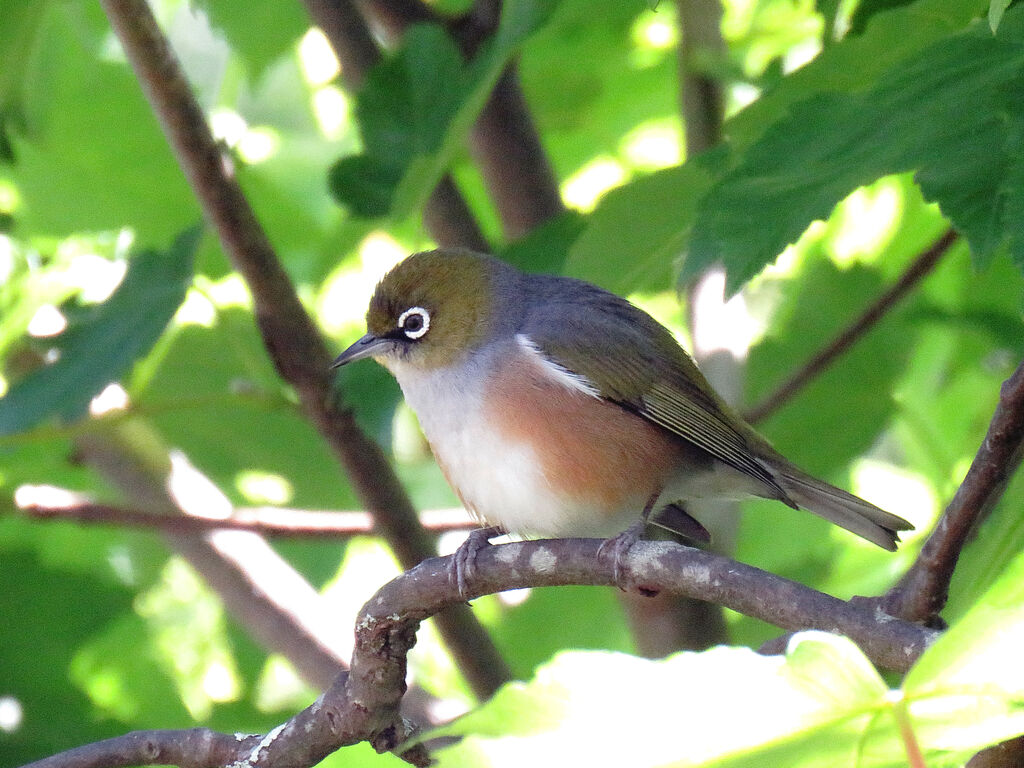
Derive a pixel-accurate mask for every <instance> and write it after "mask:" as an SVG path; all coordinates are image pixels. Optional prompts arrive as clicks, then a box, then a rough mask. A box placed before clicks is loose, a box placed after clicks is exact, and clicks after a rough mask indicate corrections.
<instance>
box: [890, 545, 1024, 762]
mask: <svg viewBox="0 0 1024 768" xmlns="http://www.w3.org/2000/svg"><path fill="white" fill-rule="evenodd" d="M1021 647H1024V554H1018V555H1017V557H1016V558H1015V559H1014V560H1013V561H1012V562H1011V563H1010V564H1009V566H1008V567H1007V568H1006V570H1005V572H1004V573H1003V574H1002V576H1001V577H1000V578H999V580H998V581H997V582H996V583H995V584H993V585H992V587H991V588H989V589H988V591H987V592H986V593H985V594H984V596H982V598H981V599H980V600H979V601H978V603H977V604H976V605H975V606H974V607H973V608H972V609H971V610H970V611H968V612H967V614H966V615H965V616H964V617H963V618H962V619H961V620H959V621H958V622H956V623H955V624H954V625H953V626H951V627H950V628H949V630H947V631H946V632H945V633H944V634H943V635H942V637H940V638H939V639H938V640H937V641H936V642H935V644H934V645H932V646H931V647H930V648H929V649H928V650H927V651H925V652H924V654H923V655H922V656H921V658H920V659H919V660H918V662H917V663H916V664H915V665H914V667H913V668H912V669H911V670H910V672H909V673H908V674H907V678H906V680H905V681H904V684H903V688H904V691H905V694H906V696H907V699H908V700H909V702H910V712H911V715H912V716H915V719H916V720H917V727H918V728H919V729H920V732H921V734H922V736H923V737H924V738H929V739H934V740H935V742H936V743H941V744H942V745H943V747H944V748H945V749H946V750H948V751H950V752H955V753H957V754H960V755H969V754H970V753H971V752H972V751H973V750H976V749H978V748H979V747H981V746H985V745H986V744H991V743H996V742H999V741H1003V740H1005V739H1008V738H1010V737H1013V736H1016V735H1018V734H1021V733H1024V666H1022V665H1021V664H1020V649H1021Z"/></svg>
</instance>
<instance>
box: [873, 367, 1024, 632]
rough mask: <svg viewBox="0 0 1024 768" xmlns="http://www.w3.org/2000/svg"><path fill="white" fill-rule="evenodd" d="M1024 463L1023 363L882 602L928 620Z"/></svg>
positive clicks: (943, 600)
mask: <svg viewBox="0 0 1024 768" xmlns="http://www.w3.org/2000/svg"><path fill="white" fill-rule="evenodd" d="M1022 459H1024V363H1021V364H1020V365H1019V366H1018V367H1017V370H1016V371H1014V373H1013V375H1012V376H1010V378H1009V379H1007V380H1006V381H1005V382H1003V386H1002V388H1001V389H1000V393H999V404H998V405H997V406H996V410H995V413H994V414H993V415H992V421H991V422H989V425H988V432H987V433H986V434H985V439H984V440H983V441H982V443H981V447H980V448H979V449H978V452H977V454H975V456H974V461H973V462H972V463H971V467H970V469H969V470H968V471H967V476H966V477H965V478H964V481H963V482H962V483H961V484H960V487H959V488H958V489H957V492H956V494H955V495H954V496H953V500H952V501H950V503H949V506H948V507H946V510H945V512H943V513H942V517H941V518H939V522H938V524H937V525H936V526H935V530H934V531H932V534H931V536H929V537H928V541H926V542H925V544H924V546H923V547H922V548H921V554H920V555H918V557H917V560H915V561H914V564H913V565H912V566H911V568H910V570H909V571H907V573H906V574H905V575H904V576H903V578H902V579H900V581H899V583H898V584H896V586H894V587H893V588H892V589H890V590H889V592H888V593H886V595H885V596H884V597H882V598H881V599H880V603H881V605H882V607H883V609H884V610H885V611H886V613H889V614H890V615H892V616H899V617H900V618H902V619H906V620H907V621H931V620H933V619H934V618H935V617H936V616H937V615H938V613H939V611H941V610H942V608H943V606H945V604H946V599H947V597H948V596H949V582H950V581H951V580H952V578H953V571H954V569H955V568H956V563H957V560H958V559H959V557H960V551H961V550H962V549H963V547H964V545H965V544H966V543H967V538H968V536H969V535H970V533H971V531H972V530H974V527H975V524H976V523H977V522H978V520H979V519H980V518H981V517H982V516H983V515H985V514H987V513H988V511H989V510H991V509H992V507H994V506H995V504H996V503H997V502H998V501H999V499H1000V497H1001V496H1002V494H1003V491H1004V490H1005V489H1006V484H1007V483H1008V482H1009V480H1010V478H1011V477H1012V476H1013V473H1014V472H1015V471H1016V470H1017V468H1018V467H1019V466H1020V463H1021V460H1022Z"/></svg>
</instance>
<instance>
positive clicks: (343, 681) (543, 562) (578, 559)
mask: <svg viewBox="0 0 1024 768" xmlns="http://www.w3.org/2000/svg"><path fill="white" fill-rule="evenodd" d="M601 544H602V542H601V541H600V540H596V539H556V540H548V541H528V542H518V543H513V544H502V545H498V546H494V547H487V548H485V549H483V550H482V551H481V552H480V553H479V555H478V557H477V560H476V570H475V572H474V575H473V576H472V577H471V578H470V579H469V581H468V588H469V596H470V598H476V597H480V596H482V595H485V594H492V593H494V592H499V591H502V590H506V589H516V588H523V587H543V586H565V585H570V584H584V585H603V586H609V585H613V584H614V583H615V582H614V576H613V566H612V563H611V561H610V559H608V558H605V557H601V556H599V554H598V550H599V548H600V546H601ZM450 560H451V558H432V559H430V560H425V561H424V562H422V563H420V564H419V565H418V566H416V567H415V568H413V569H412V570H410V571H407V572H406V573H403V574H402V575H401V576H399V577H398V578H396V579H394V580H393V581H391V582H389V583H388V584H386V585H384V587H382V588H381V589H380V590H379V591H378V592H377V594H376V595H375V596H374V597H373V598H372V599H371V600H370V601H369V602H367V603H366V605H365V606H363V609H362V611H361V612H360V615H359V619H358V620H357V623H356V645H355V651H354V653H353V656H352V664H351V667H350V672H349V674H348V675H347V676H341V677H339V678H338V679H337V680H336V681H335V682H334V684H333V685H332V686H331V687H330V688H329V689H328V690H327V691H326V692H325V693H324V694H323V695H322V696H321V697H320V698H319V699H317V701H316V702H314V703H313V704H312V705H311V706H310V707H308V708H307V709H305V710H303V711H302V712H300V713H299V714H298V715H296V716H295V717H293V718H292V719H291V720H289V721H288V722H287V723H284V724H283V725H281V726H279V727H278V728H275V729H274V730H273V731H271V732H270V733H269V734H267V735H266V736H265V737H262V738H258V737H255V738H254V737H246V738H245V739H243V740H240V741H238V746H237V749H236V750H235V752H234V754H230V753H229V754H226V755H225V754H224V751H222V750H229V748H230V746H231V745H230V744H228V743H227V741H226V738H233V737H226V738H225V737H223V736H221V735H218V734H209V732H203V733H204V737H203V738H204V739H205V741H204V742H203V744H202V745H201V746H203V750H204V751H202V752H199V751H198V748H197V752H196V753H195V754H189V755H185V754H175V760H176V761H177V762H178V764H179V765H183V766H187V767H191V766H195V767H196V768H199V767H200V766H202V767H203V768H206V766H214V765H220V766H223V765H230V764H233V763H235V762H236V761H244V764H245V765H248V766H252V767H253V768H258V767H259V766H274V768H281V766H285V767H288V768H291V767H294V768H306V766H310V765H313V764H315V763H317V762H319V761H320V760H321V759H323V758H324V757H325V756H326V755H328V754H330V753H331V752H333V751H334V750H336V749H338V748H339V747H342V746H346V745H350V744H355V743H357V742H359V741H369V742H370V743H371V744H373V746H374V747H375V748H377V749H378V750H380V751H383V750H392V749H395V748H396V747H398V746H399V745H400V744H401V742H402V741H404V740H405V739H406V738H407V737H408V735H409V733H410V729H411V726H410V724H409V723H407V722H406V721H405V720H403V719H402V717H401V715H400V713H399V706H400V704H401V701H402V697H403V694H404V692H405V677H406V657H407V654H408V652H409V649H410V648H411V647H412V646H413V644H414V643H415V639H416V631H417V629H418V627H419V624H420V622H422V621H423V620H425V619H427V618H429V617H431V616H434V615H436V614H437V613H438V612H439V611H442V610H444V609H445V608H446V607H449V606H451V605H454V604H457V603H459V602H461V601H462V600H463V599H464V598H463V597H462V596H461V595H460V594H459V590H458V587H457V586H456V585H455V584H454V583H453V582H452V579H451V577H450ZM622 574H623V577H622V581H623V583H624V584H628V585H629V586H630V588H633V589H639V590H643V591H654V590H662V591H666V592H672V593H674V594H679V595H685V596H688V597H696V598H700V599H701V600H706V601H713V602H716V603H720V604H722V605H725V606H728V607H729V608H732V609H733V610H736V611H740V612H742V613H745V614H747V615H749V616H754V617H756V618H760V619H763V620H765V621H769V622H771V623H773V624H776V625H777V626H780V627H784V628H788V629H821V630H825V631H829V632H839V633H842V634H845V635H847V636H849V637H850V638H851V639H853V640H854V641H855V642H856V643H857V644H858V645H859V646H860V647H861V649H862V650H863V651H864V652H865V653H866V654H867V655H868V656H869V657H870V658H871V659H872V660H873V661H874V662H875V663H877V664H879V665H881V666H884V667H888V668H890V669H895V670H901V671H902V670H906V669H907V668H908V667H909V666H910V665H911V664H912V663H913V662H914V661H915V660H916V659H917V657H918V656H919V655H920V654H921V653H922V652H923V651H924V649H925V648H926V647H927V646H928V644H929V643H930V642H931V641H932V640H933V639H934V638H935V637H936V636H937V633H936V632H934V631H932V630H928V629H925V628H923V627H920V626H918V625H916V624H910V623H908V622H904V621H900V620H898V619H891V618H889V617H885V616H879V615H878V614H877V613H876V612H875V611H874V610H873V609H871V608H868V607H866V606H859V605H856V604H851V603H846V602H843V601H842V600H839V599H837V598H834V597H831V596H829V595H826V594H823V593H821V592H817V591H815V590H813V589H811V588H809V587H805V586H803V585H802V584H798V583H796V582H793V581H789V580H788V579H784V578H782V577H780V576H775V575H773V574H770V573H767V572H765V571H762V570H759V569H757V568H753V567H751V566H748V565H744V564H742V563H737V562H735V561H733V560H730V559H728V558H725V557H722V556H720V555H714V554H710V553H707V552H702V551H700V550H696V549H690V548H688V547H683V546H680V545H678V544H672V543H669V542H645V541H641V542H638V543H637V544H635V545H634V546H633V547H632V548H631V549H630V550H629V552H628V553H626V555H625V557H624V561H623V563H622ZM160 733H163V734H166V733H167V732H157V734H153V733H149V734H138V735H133V734H130V735H129V736H128V737H123V738H124V739H136V740H138V739H142V740H145V739H150V740H152V741H154V742H160V743H163V737H162V736H160V735H159V734H160ZM172 733H173V732H172ZM207 742H208V743H209V744H210V745H212V746H211V747H206V746H205V744H206V743H207ZM103 745H107V746H106V747H103ZM213 748H215V749H216V750H217V752H216V756H217V757H216V759H217V760H218V761H219V762H214V761H212V760H209V761H207V760H206V755H208V754H211V752H212V750H213ZM103 749H106V752H105V756H106V761H105V762H104V761H101V760H99V759H95V758H94V759H92V760H91V761H89V762H85V761H84V759H81V758H80V757H79V756H80V755H83V754H87V750H93V752H92V753H91V754H93V755H95V754H97V753H100V752H102V751H103ZM118 750H120V751H118ZM126 752H127V742H121V741H120V740H116V739H115V740H110V741H108V742H99V744H97V745H90V746H89V747H79V748H78V749H77V750H71V751H70V752H67V753H63V754H62V755H57V756H55V757H52V758H48V759H47V760H44V761H40V762H39V763H33V764H32V765H31V766H27V767H26V768H56V767H57V766H61V768H66V767H67V766H73V767H74V768H101V766H114V765H117V766H121V765H129V764H146V763H148V764H152V763H153V761H154V760H155V759H156V758H155V756H150V755H163V754H164V753H163V752H159V751H158V750H157V749H154V750H150V751H149V752H147V751H145V750H140V749H138V748H134V751H132V752H131V754H130V755H127V756H125V753H126ZM147 756H150V757H149V759H148V760H143V759H140V758H144V757H147ZM403 757H405V758H406V759H407V760H409V761H410V762H413V763H414V764H416V765H422V764H424V761H425V760H426V758H427V755H426V753H425V752H423V751H422V749H417V751H415V752H412V753H411V754H410V753H408V752H407V753H405V754H404V755H403Z"/></svg>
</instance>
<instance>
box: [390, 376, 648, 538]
mask: <svg viewBox="0 0 1024 768" xmlns="http://www.w3.org/2000/svg"><path fill="white" fill-rule="evenodd" d="M389 367H390V368H391V371H392V373H394V375H395V378H396V379H398V383H399V384H400V385H401V387H402V392H403V393H404V395H405V399H406V402H408V403H409V406H410V407H411V408H412V409H413V411H415V412H416V415H417V417H418V418H419V421H420V426H421V427H422V428H423V433H424V434H425V435H426V437H427V440H428V441H429V442H430V447H431V449H432V450H433V452H434V455H435V457H436V458H437V460H438V463H439V464H440V465H441V467H442V469H443V470H444V472H445V475H446V476H447V478H448V480H449V482H450V483H451V484H452V485H453V486H455V491H456V493H458V494H459V496H460V498H461V499H462V501H463V503H464V504H465V505H466V507H467V508H468V509H469V511H470V512H472V513H473V514H474V515H476V516H477V517H479V518H481V519H482V520H484V521H486V522H487V523H489V524H491V525H500V526H501V527H502V528H504V529H505V530H506V531H509V532H510V533H519V534H522V535H525V536H610V535H613V534H615V533H617V532H618V531H621V530H622V529H623V528H625V527H627V526H628V525H629V524H630V523H631V522H633V520H635V519H636V517H637V515H638V513H639V510H638V509H630V510H623V517H622V519H621V520H619V519H618V518H613V519H603V520H601V519H600V518H596V517H595V515H594V511H593V509H591V508H589V506H585V505H580V504H575V503H573V502H572V500H570V499H568V498H566V497H565V496H564V495H562V494H560V493H557V492H556V491H555V490H553V489H552V488H551V486H550V485H549V483H548V481H547V479H546V478H545V476H544V473H543V469H542V467H541V464H540V462H539V461H538V458H537V456H536V454H535V452H534V450H533V449H532V447H530V446H529V445H528V444H526V443H523V442H512V441H508V440H500V441H499V440H497V439H496V437H495V433H494V431H493V429H492V428H490V427H489V425H488V424H487V423H486V421H485V419H484V414H483V408H482V405H483V402H482V396H481V392H480V389H481V385H480V383H474V384H469V385H467V384H466V382H467V380H470V381H472V380H474V379H476V380H477V382H479V380H478V379H477V377H474V376H473V375H472V374H471V372H468V371H465V370H462V371H460V373H459V375H457V376H455V375H452V374H450V373H448V372H447V371H446V370H444V369H440V370H434V371H428V372H427V371H423V370H418V371H415V372H414V371H411V370H409V371H405V370H403V368H402V366H401V364H397V365H391V366H389Z"/></svg>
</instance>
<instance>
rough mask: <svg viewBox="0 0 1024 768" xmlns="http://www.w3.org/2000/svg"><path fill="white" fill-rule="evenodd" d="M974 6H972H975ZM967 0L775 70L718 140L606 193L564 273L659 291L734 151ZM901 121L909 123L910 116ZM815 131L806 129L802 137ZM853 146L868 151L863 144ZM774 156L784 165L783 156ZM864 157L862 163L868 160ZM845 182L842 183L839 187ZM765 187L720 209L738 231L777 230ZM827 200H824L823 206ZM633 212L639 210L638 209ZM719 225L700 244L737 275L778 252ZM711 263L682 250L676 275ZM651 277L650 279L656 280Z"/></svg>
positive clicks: (874, 70)
mask: <svg viewBox="0 0 1024 768" xmlns="http://www.w3.org/2000/svg"><path fill="white" fill-rule="evenodd" d="M975 4H976V5H979V6H980V3H975ZM975 4H972V3H970V2H963V0H918V2H915V3H912V4H910V5H908V6H907V7H904V8H897V9H894V10H891V11H885V12H880V13H878V14H877V16H876V17H875V23H872V24H870V25H869V27H868V29H867V30H866V32H865V33H864V34H863V35H860V36H854V37H849V36H848V37H847V38H845V39H844V40H842V41H841V42H839V43H836V44H834V45H831V46H829V47H828V48H827V49H826V50H824V51H823V52H822V53H821V54H820V55H819V56H818V57H817V58H816V59H814V61H812V62H811V63H809V64H808V65H806V66H804V67H801V68H800V69H798V70H797V71H795V72H793V73H792V74H790V75H788V76H787V77H785V78H784V79H783V80H781V81H780V82H779V84H778V85H777V86H776V87H775V88H773V89H772V90H771V91H770V92H768V93H766V94H765V95H764V96H762V97H761V98H760V99H758V100H757V101H755V102H754V103H753V104H751V105H750V106H749V107H747V108H746V109H744V110H743V111H742V112H740V113H738V114H737V115H736V116H735V117H733V118H731V119H730V120H729V121H728V122H727V123H726V127H725V134H726V136H727V138H728V143H727V144H725V145H722V146H719V147H717V148H715V149H713V150H711V152H710V153H704V154H703V155H700V156H698V157H696V158H691V159H690V160H689V161H688V162H687V163H686V164H685V165H684V166H682V168H681V169H668V170H665V171H660V172H658V173H656V174H654V175H653V176H652V177H648V178H641V179H638V180H636V181H634V182H632V183H630V184H627V185H626V186H624V187H622V188H620V189H618V190H615V191H613V192H612V193H610V194H608V195H607V196H606V197H605V198H604V199H603V200H602V202H601V204H600V205H599V206H598V208H597V209H596V210H595V211H594V212H593V213H592V214H591V216H590V217H589V221H588V225H587V229H586V230H585V231H584V233H583V235H582V236H581V237H580V239H579V240H578V241H577V243H576V244H575V246H574V247H573V250H572V253H571V255H570V259H569V265H568V270H569V272H570V273H571V274H574V275H576V276H579V277H585V278H586V279H589V280H593V281H595V282H599V283H600V284H601V285H603V286H604V287H609V288H613V289H614V290H616V291H619V292H628V291H630V290H637V289H640V288H643V287H648V286H652V285H654V286H656V287H658V288H664V286H665V285H666V284H667V282H668V281H667V280H666V279H665V276H666V275H669V274H671V272H672V271H674V269H675V265H674V262H676V261H677V260H678V259H679V258H680V256H681V254H683V252H684V250H685V246H686V243H687V240H688V239H689V237H690V233H691V230H692V229H693V228H694V225H695V222H698V223H700V225H701V228H702V230H704V231H706V230H708V226H707V223H706V222H704V221H703V220H702V217H703V216H705V215H711V216H712V217H714V216H716V215H718V212H717V211H715V210H712V209H711V205H710V204H709V203H708V202H707V201H706V200H705V201H703V202H702V199H703V198H705V196H706V195H707V193H708V190H709V189H710V188H711V187H712V185H713V184H716V182H718V181H719V180H720V179H721V178H722V177H723V176H724V175H725V174H726V173H727V172H728V170H729V168H731V167H734V166H735V165H736V164H737V163H740V162H741V161H742V160H743V158H744V156H745V155H744V153H745V152H746V151H747V150H748V148H750V147H751V146H753V145H755V144H756V143H757V142H758V140H759V139H760V138H761V137H762V135H764V134H765V132H766V131H769V130H772V129H774V128H775V126H777V125H778V124H780V123H785V124H787V125H788V121H789V120H790V118H789V115H790V111H791V109H792V108H793V106H794V105H795V104H798V103H800V102H802V101H805V100H807V99H808V98H809V97H812V96H814V95H816V94H830V95H831V97H832V98H835V99H837V100H839V99H840V96H839V94H843V93H854V94H855V93H860V92H862V91H864V90H865V89H868V88H870V87H871V86H872V85H873V84H874V83H875V82H876V81H877V80H878V79H879V78H880V77H881V76H882V75H883V74H884V73H886V71H887V70H890V69H892V70H898V69H899V67H900V62H902V61H903V60H905V59H906V58H908V57H910V56H913V55H914V54H916V53H918V52H919V51H921V50H923V49H925V48H926V47H927V46H929V45H931V44H933V43H935V42H936V41H944V40H946V39H947V38H949V36H950V35H951V34H954V33H956V32H958V31H959V30H961V29H962V28H963V27H964V25H966V24H967V23H969V22H970V20H971V19H972V18H974V16H975V13H976V10H977V9H976V8H974V7H973V6H974V5H975ZM904 119H906V120H910V119H912V116H911V115H907V116H905V118H904ZM819 123H820V118H819ZM887 124H888V123H887ZM829 125H831V123H829ZM836 126H837V127H839V128H842V123H839V122H837V123H836ZM801 128H802V129H804V130H805V129H806V127H805V126H801ZM817 138H818V137H817V135H816V136H815V137H814V138H813V140H812V144H813V141H816V140H817ZM827 140H828V139H826V141H827ZM862 149H863V151H864V152H865V153H868V150H869V147H862ZM778 160H779V163H785V162H786V159H785V158H779V159H778ZM848 160H849V159H848ZM867 161H868V162H872V161H871V158H870V157H868V158H867ZM685 169H691V170H685ZM859 170H860V166H859V165H856V164H855V165H854V166H853V167H852V168H850V169H848V172H849V173H851V174H856V173H858V171H859ZM863 177H864V179H865V182H864V183H867V181H873V180H874V179H875V178H877V175H872V174H870V173H865V174H863ZM651 179H653V180H651ZM825 181H826V182H827V181H828V180H827V179H826V180H825ZM818 183H820V182H819V181H818V180H810V179H805V178H802V177H801V178H800V179H799V185H800V187H801V188H803V189H806V190H807V191H808V192H813V191H814V190H815V189H816V186H815V185H816V184H818ZM849 189H850V188H849V187H848V186H844V188H843V192H842V194H845V193H846V192H848V191H849ZM769 194H770V190H768V189H763V190H759V191H755V190H751V195H752V196H753V197H755V198H756V199H755V200H754V201H753V204H752V205H749V206H748V207H747V208H745V209H744V210H742V211H738V210H730V214H732V215H733V216H735V217H736V218H737V220H738V225H739V232H741V233H742V232H747V231H748V230H757V229H761V228H764V229H766V230H767V231H774V230H775V229H776V228H777V225H776V223H775V222H774V220H773V218H772V217H773V216H774V215H775V214H776V213H777V212H776V207H777V206H775V205H774V203H775V200H774V199H773V198H771V197H769V196H768V195H769ZM747 202H748V203H749V200H748V201H747ZM835 202H836V201H835V200H832V201H831V203H830V204H829V205H834V204H835ZM698 203H700V205H699V206H698ZM778 207H781V206H778ZM820 208H821V210H819V211H815V212H814V213H813V214H810V213H808V212H803V213H800V212H796V211H792V210H787V211H783V213H784V215H785V216H786V217H792V218H800V219H801V221H802V223H803V227H805V226H806V224H807V223H808V222H809V221H810V220H812V218H813V216H824V215H827V213H828V210H830V207H828V206H826V205H822V206H820ZM638 212H643V213H642V215H638ZM762 214H763V215H762ZM730 221H732V219H730ZM752 222H757V223H756V225H755V224H753V223H752ZM803 227H802V226H799V225H794V226H793V229H794V230H795V231H796V234H799V232H800V231H803ZM721 229H722V227H716V228H715V230H714V234H715V235H716V236H717V235H719V234H721V235H722V240H721V241H715V242H709V243H707V244H706V245H705V248H706V249H708V250H709V251H713V252H714V253H715V254H719V253H722V252H723V251H724V250H725V246H726V243H728V250H729V254H728V256H729V258H730V259H734V260H736V261H737V262H738V263H739V265H740V266H741V267H742V269H741V270H740V271H741V272H742V273H743V274H751V273H753V272H754V271H756V270H757V269H759V268H760V266H762V265H763V264H764V263H766V261H767V260H768V259H770V258H774V257H775V256H776V255H777V254H778V252H779V251H780V250H781V247H779V249H778V250H776V251H774V252H773V253H772V254H771V255H770V256H762V255H760V254H757V255H754V254H750V253H748V252H747V251H746V250H745V248H747V247H748V242H747V241H748V240H749V239H750V238H747V239H745V240H744V241H743V243H742V244H741V243H738V242H737V241H738V240H739V237H738V234H737V233H730V232H725V233H721V232H720V230H721ZM753 234H757V233H756V232H754V233H753ZM753 234H752V235H751V237H752V236H753ZM796 234H793V235H792V237H794V238H795V236H796ZM707 239H710V238H707ZM787 242H788V240H787ZM783 245H785V243H783ZM703 256H705V257H706V256H709V254H708V253H704V254H703ZM713 260H714V259H711V258H699V257H698V256H697V255H695V254H694V253H692V252H691V253H688V254H687V258H686V260H685V261H684V262H683V269H684V277H688V276H691V275H693V274H696V273H698V272H699V271H701V270H702V269H703V268H704V267H705V266H706V265H707V264H708V263H710V262H712V261H713ZM734 274H736V272H735V270H731V272H730V276H731V277H732V276H733V275H734ZM656 280H660V281H661V282H660V284H658V283H657V282H656ZM740 282H741V281H740V280H739V278H738V277H733V280H732V283H731V285H732V287H733V288H735V286H736V285H737V284H739V283H740Z"/></svg>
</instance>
